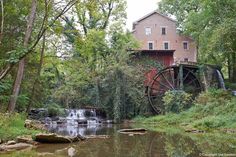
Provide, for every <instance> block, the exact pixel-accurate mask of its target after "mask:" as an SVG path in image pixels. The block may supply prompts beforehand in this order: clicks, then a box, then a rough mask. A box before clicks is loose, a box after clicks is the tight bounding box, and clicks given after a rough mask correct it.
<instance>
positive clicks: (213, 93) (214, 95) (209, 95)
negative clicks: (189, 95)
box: [195, 88, 232, 105]
mask: <svg viewBox="0 0 236 157" xmlns="http://www.w3.org/2000/svg"><path fill="white" fill-rule="evenodd" d="M231 98H232V96H231V95H230V93H229V92H228V91H226V90H222V89H214V88H213V89H209V90H208V91H206V92H203V93H201V94H200V95H199V96H198V97H197V99H196V100H195V103H196V104H197V105H207V104H209V103H215V102H216V99H217V104H221V103H224V102H225V100H231Z"/></svg>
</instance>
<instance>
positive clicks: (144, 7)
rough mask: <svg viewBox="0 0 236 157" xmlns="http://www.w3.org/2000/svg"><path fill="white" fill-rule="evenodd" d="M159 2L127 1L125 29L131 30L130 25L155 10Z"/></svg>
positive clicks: (157, 0) (144, 0)
mask: <svg viewBox="0 0 236 157" xmlns="http://www.w3.org/2000/svg"><path fill="white" fill-rule="evenodd" d="M159 1H161V0H127V10H126V11H127V21H126V28H128V29H129V30H132V23H133V22H134V21H136V20H138V19H140V18H141V17H143V16H145V15H147V14H149V13H151V12H152V11H154V10H156V9H157V3H158V2H159Z"/></svg>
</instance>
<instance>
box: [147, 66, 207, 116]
mask: <svg viewBox="0 0 236 157" xmlns="http://www.w3.org/2000/svg"><path fill="white" fill-rule="evenodd" d="M174 90H175V91H185V92H187V93H191V94H192V95H193V97H195V96H197V95H198V94H199V93H200V92H201V91H203V87H202V84H201V82H200V79H199V68H198V67H197V66H195V65H184V64H182V65H175V66H170V67H167V68H165V69H162V70H161V71H159V72H158V73H157V74H156V75H155V77H154V78H153V79H152V81H150V83H149V85H148V90H147V95H148V99H149V102H150V105H151V107H152V108H153V110H154V111H155V112H156V113H157V114H160V113H162V112H163V111H164V105H163V100H162V98H163V97H164V95H165V93H166V92H167V91H174Z"/></svg>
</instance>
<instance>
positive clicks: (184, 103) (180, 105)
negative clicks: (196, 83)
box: [163, 91, 192, 113]
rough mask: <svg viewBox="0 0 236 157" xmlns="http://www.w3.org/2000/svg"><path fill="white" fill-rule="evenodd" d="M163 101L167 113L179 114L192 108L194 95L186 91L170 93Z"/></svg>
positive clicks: (167, 93) (166, 94)
mask: <svg viewBox="0 0 236 157" xmlns="http://www.w3.org/2000/svg"><path fill="white" fill-rule="evenodd" d="M163 101H164V106H165V111H166V112H174V113H179V112H181V111H184V110H186V109H188V108H190V107H191V106H192V95H191V94H189V93H186V92H184V91H168V92H166V93H165V95H164V97H163Z"/></svg>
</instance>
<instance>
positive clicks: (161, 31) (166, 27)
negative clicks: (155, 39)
mask: <svg viewBox="0 0 236 157" xmlns="http://www.w3.org/2000/svg"><path fill="white" fill-rule="evenodd" d="M160 27H161V35H167V26H160ZM162 28H165V33H166V34H162Z"/></svg>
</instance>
